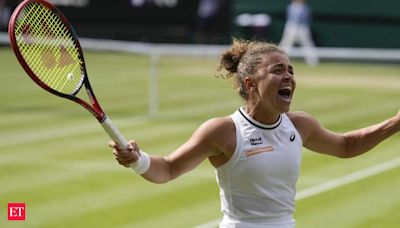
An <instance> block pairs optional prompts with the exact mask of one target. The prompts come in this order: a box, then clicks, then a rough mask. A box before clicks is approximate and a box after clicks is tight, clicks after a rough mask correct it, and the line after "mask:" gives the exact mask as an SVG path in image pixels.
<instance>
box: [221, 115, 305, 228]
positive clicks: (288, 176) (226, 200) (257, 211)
mask: <svg viewBox="0 0 400 228" xmlns="http://www.w3.org/2000/svg"><path fill="white" fill-rule="evenodd" d="M231 118H232V119H233V121H234V123H235V126H236V149H235V152H234V154H233V155H232V157H231V159H230V160H229V161H228V162H227V163H225V164H224V165H222V166H220V167H218V168H217V169H216V173H217V181H218V184H219V187H220V196H221V210H222V212H223V213H224V217H223V220H222V222H221V223H220V227H223V228H227V227H246V228H251V227H254V228H256V227H263V228H267V227H268V228H269V227H279V228H286V227H288V228H289V227H290V228H292V227H295V221H294V219H293V216H292V215H293V212H294V210H295V193H296V186H295V185H296V182H297V179H298V176H299V170H300V162H301V149H302V140H301V137H300V135H299V133H298V132H297V130H296V128H295V127H294V125H293V124H292V122H291V121H290V119H289V118H288V117H287V115H286V114H281V115H280V116H279V119H278V121H277V122H276V123H274V124H272V125H265V124H262V123H259V122H257V121H255V120H254V119H252V118H251V117H250V116H249V115H248V114H247V113H246V112H245V111H244V109H243V108H240V109H239V110H237V111H236V112H235V113H234V114H232V115H231Z"/></svg>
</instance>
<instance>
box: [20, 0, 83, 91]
mask: <svg viewBox="0 0 400 228" xmlns="http://www.w3.org/2000/svg"><path fill="white" fill-rule="evenodd" d="M15 28H16V29H15V37H16V40H17V43H18V47H19V50H20V52H21V55H22V56H23V58H24V60H25V62H26V63H27V64H28V66H29V67H30V68H31V70H32V71H33V72H34V74H35V75H36V76H37V78H38V79H39V80H40V81H42V82H43V83H45V84H46V85H47V86H49V87H50V88H52V89H54V90H56V91H58V92H60V93H64V94H75V93H77V92H78V90H79V89H80V87H81V85H82V82H83V78H84V74H83V73H82V67H81V66H82V64H83V62H82V60H81V59H80V54H79V50H78V47H77V46H76V45H75V42H74V39H73V35H72V33H71V31H70V29H69V28H68V27H67V26H66V25H65V24H64V22H63V21H62V20H61V19H60V18H59V17H58V15H57V14H55V13H54V12H53V11H51V10H49V9H48V8H46V7H44V6H42V5H41V4H40V3H30V4H28V5H27V6H26V7H25V8H24V9H23V11H21V13H20V15H19V16H18V17H17V19H16V26H15Z"/></svg>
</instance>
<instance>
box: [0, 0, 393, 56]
mask: <svg viewBox="0 0 400 228" xmlns="http://www.w3.org/2000/svg"><path fill="white" fill-rule="evenodd" d="M17 2H18V1H12V0H1V1H0V28H1V30H2V31H6V27H7V22H8V17H9V15H10V13H11V12H12V10H13V9H14V7H15V6H16V5H17ZM50 2H53V3H54V4H56V5H57V6H58V7H59V8H60V10H61V11H62V12H63V13H64V14H65V15H66V16H67V17H68V18H69V19H70V21H71V23H72V24H73V26H74V27H75V29H76V30H77V33H78V34H79V36H81V37H91V38H105V39H116V40H130V41H143V42H157V43H212V44H227V43H229V42H230V38H231V36H236V37H243V38H253V37H259V38H262V39H265V40H269V41H272V42H275V43H278V42H279V40H280V38H281V34H282V31H283V27H284V23H285V20H286V15H285V10H286V6H287V5H288V4H289V3H290V1H288V0H268V1H265V0H251V1H249V0H211V1H210V0H119V1H107V0H51V1H50ZM307 2H308V4H309V5H310V7H311V9H312V13H313V16H312V33H313V37H314V40H315V43H316V45H317V46H320V47H366V48H400V42H398V41H399V40H400V29H399V24H400V12H399V8H400V2H399V1H397V0H351V1H348V0H325V1H319V0H309V1H307ZM243 14H246V15H247V16H248V17H247V20H246V21H245V22H243V21H241V22H240V21H238V19H239V18H240V16H241V15H242V16H243ZM257 16H258V20H257Z"/></svg>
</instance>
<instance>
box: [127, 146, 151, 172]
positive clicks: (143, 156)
mask: <svg viewBox="0 0 400 228" xmlns="http://www.w3.org/2000/svg"><path fill="white" fill-rule="evenodd" d="M139 155H140V156H139V159H138V160H137V161H136V162H134V163H132V164H131V165H130V167H131V168H132V169H133V171H135V173H137V174H139V175H141V174H143V173H145V172H147V170H149V168H150V161H151V159H150V156H149V155H148V154H147V153H146V152H143V151H140V153H139Z"/></svg>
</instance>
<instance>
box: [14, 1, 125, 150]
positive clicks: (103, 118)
mask: <svg viewBox="0 0 400 228" xmlns="http://www.w3.org/2000/svg"><path fill="white" fill-rule="evenodd" d="M31 3H38V4H41V5H43V6H45V7H46V8H48V9H49V10H51V11H52V12H53V13H54V14H56V15H57V16H58V17H59V18H60V20H61V21H62V22H63V23H64V25H65V26H66V27H67V28H68V29H69V31H70V32H71V34H72V40H73V42H74V44H75V45H76V47H77V50H78V54H79V55H78V58H79V60H80V61H81V63H80V67H81V73H82V74H83V82H82V83H81V84H80V85H79V88H78V89H77V90H76V91H75V92H74V93H73V94H65V93H61V92H58V91H56V90H54V89H52V88H50V87H49V86H48V85H46V84H45V83H44V82H42V81H41V80H40V79H39V78H38V77H37V76H36V74H35V73H34V72H33V71H32V69H31V68H30V67H29V65H28V64H27V63H26V61H25V59H24V57H23V56H22V54H21V52H20V50H19V48H18V44H17V39H16V35H15V32H14V31H15V24H16V20H17V18H18V16H19V15H20V12H21V11H22V10H23V9H24V8H25V6H26V5H28V4H31ZM8 34H9V37H10V44H11V47H12V49H13V51H14V53H15V55H16V57H17V59H18V61H19V63H20V64H21V66H22V68H23V69H24V70H25V72H26V73H27V74H28V75H29V77H30V78H31V79H32V80H33V81H34V82H35V83H36V84H38V85H39V86H40V87H41V88H43V89H45V90H46V91H48V92H50V93H52V94H54V95H56V96H59V97H63V98H66V99H69V100H71V101H74V102H76V103H78V104H80V105H81V106H82V107H84V108H85V109H86V110H88V111H89V112H90V113H91V114H92V115H93V116H94V117H95V118H96V119H97V120H98V121H99V123H100V124H101V126H102V127H103V128H104V130H105V131H106V132H107V133H108V135H109V136H110V137H111V139H113V140H114V141H116V142H117V143H118V144H119V145H121V146H122V147H123V148H127V145H128V142H127V140H126V139H125V138H124V137H123V136H122V134H121V133H120V132H119V130H118V129H117V128H116V127H115V125H114V124H113V123H112V121H111V119H110V118H109V117H108V116H107V115H106V114H105V112H104V111H103V110H102V108H101V107H100V104H99V103H98V101H97V99H96V96H95V95H94V92H93V89H92V86H91V85H90V82H89V78H88V76H87V71H86V66H85V61H84V57H83V51H82V47H81V45H80V43H79V40H78V35H77V33H76V32H75V29H74V28H73V27H72V25H71V24H70V22H69V21H68V19H67V18H66V17H65V16H64V14H62V13H61V11H60V10H59V9H57V7H55V6H54V5H53V4H51V3H50V2H47V1H44V0H24V1H23V2H21V3H20V4H19V5H18V6H17V8H16V9H15V10H14V12H13V14H12V16H11V18H10V22H9V26H8ZM83 85H85V90H86V93H87V95H88V97H89V100H90V102H91V104H89V103H88V102H86V101H84V100H82V99H80V98H79V97H77V96H76V95H77V94H78V93H79V91H80V90H81V88H82V86H83Z"/></svg>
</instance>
